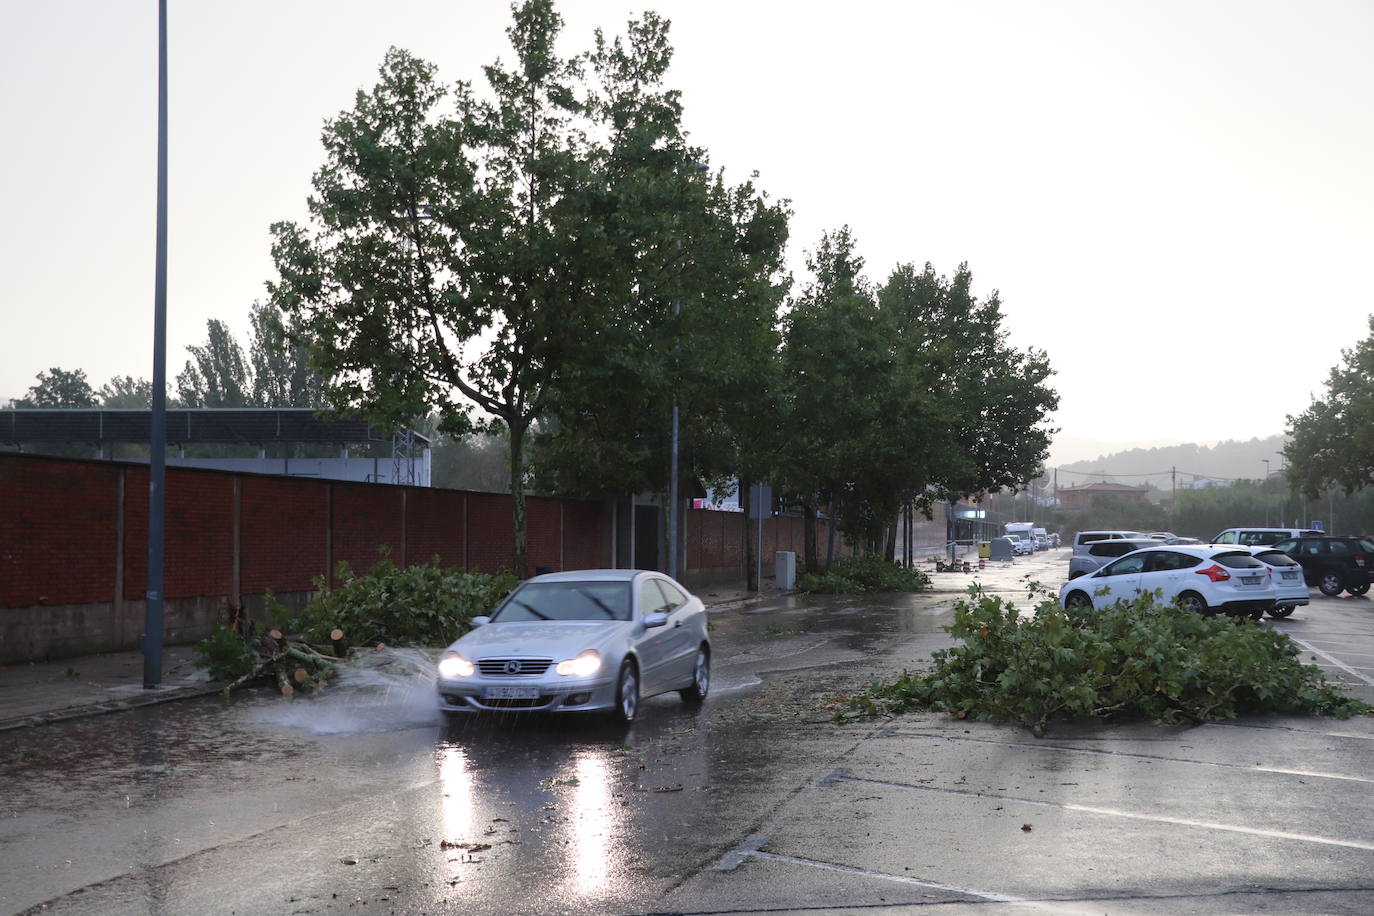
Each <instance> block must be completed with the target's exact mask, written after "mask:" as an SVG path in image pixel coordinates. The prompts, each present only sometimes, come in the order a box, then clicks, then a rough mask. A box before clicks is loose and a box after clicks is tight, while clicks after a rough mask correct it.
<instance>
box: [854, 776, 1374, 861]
mask: <svg viewBox="0 0 1374 916" xmlns="http://www.w3.org/2000/svg"><path fill="white" fill-rule="evenodd" d="M845 778H846V779H849V780H852V781H854V782H866V783H871V784H873V785H879V786H891V787H892V788H894V789H914V790H916V791H918V792H938V793H940V794H943V795H961V796H963V797H965V798H985V799H988V800H990V801H1004V802H1017V803H1019V804H1023V805H1032V806H1034V807H1037V808H1057V809H1059V810H1060V811H1078V812H1081V813H1083V814H1100V815H1103V816H1105V817H1119V818H1124V819H1126V820H1133V821H1150V822H1152V823H1157V824H1175V825H1177V826H1180V827H1198V828H1201V829H1203V830H1220V831H1224V832H1226V833H1243V834H1246V835H1248V836H1260V837H1267V838H1269V839H1275V840H1295V841H1297V842H1301V843H1318V844H1320V845H1322V846H1341V847H1344V848H1346V849H1363V850H1366V851H1369V852H1374V843H1362V842H1360V841H1359V840H1338V839H1336V838H1335V837H1325V836H1317V835H1316V834H1313V833H1291V832H1289V831H1286V830H1264V829H1262V828H1259V827H1241V826H1239V825H1237V824H1222V823H1219V822H1216V821H1198V820H1192V819H1190V818H1185V817H1168V816H1165V815H1162V814H1141V813H1140V812H1137V811H1122V810H1120V809H1118V808H1099V807H1096V806H1094V805H1075V804H1072V803H1070V802H1053V801H1043V800H1040V799H1030V798H1019V797H1017V796H1015V795H997V794H995V793H992V792H974V791H972V790H969V789H946V788H942V787H940V786H921V785H913V784H911V783H909V782H894V781H892V780H887V779H869V778H867V777H864V776H847V777H845Z"/></svg>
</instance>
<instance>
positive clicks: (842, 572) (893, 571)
mask: <svg viewBox="0 0 1374 916" xmlns="http://www.w3.org/2000/svg"><path fill="white" fill-rule="evenodd" d="M929 587H930V577H929V576H927V575H926V574H925V573H923V572H920V571H919V570H916V569H908V568H906V567H904V566H898V565H897V564H896V563H889V562H888V561H886V560H884V559H883V558H882V557H879V556H876V555H872V554H870V555H867V556H862V557H841V558H840V559H839V560H836V561H835V565H834V566H833V567H832V568H831V570H830V571H829V572H825V573H803V574H802V575H801V576H799V577H798V578H797V588H798V589H800V590H801V591H804V592H812V593H814V594H818V595H857V594H863V593H864V592H920V591H924V590H926V589H927V588H929Z"/></svg>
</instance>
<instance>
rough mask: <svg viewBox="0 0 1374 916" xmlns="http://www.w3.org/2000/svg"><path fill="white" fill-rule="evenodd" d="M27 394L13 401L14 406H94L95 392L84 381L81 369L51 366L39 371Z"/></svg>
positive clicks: (83, 371)
mask: <svg viewBox="0 0 1374 916" xmlns="http://www.w3.org/2000/svg"><path fill="white" fill-rule="evenodd" d="M36 378H37V382H36V383H35V384H34V385H33V386H32V387H30V388H29V391H28V395H27V396H26V397H23V398H20V399H19V400H18V401H15V402H14V406H15V407H95V406H96V400H95V392H93V391H92V390H91V384H90V382H88V381H86V372H85V370H83V369H73V370H71V371H68V370H66V369H59V368H57V367H53V368H52V369H49V370H48V371H47V372H39V373H38V375H37V376H36Z"/></svg>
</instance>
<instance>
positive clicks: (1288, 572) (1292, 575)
mask: <svg viewBox="0 0 1374 916" xmlns="http://www.w3.org/2000/svg"><path fill="white" fill-rule="evenodd" d="M1283 577H1284V578H1285V579H1296V578H1297V577H1298V571H1297V570H1296V569H1285V570H1284V571H1283Z"/></svg>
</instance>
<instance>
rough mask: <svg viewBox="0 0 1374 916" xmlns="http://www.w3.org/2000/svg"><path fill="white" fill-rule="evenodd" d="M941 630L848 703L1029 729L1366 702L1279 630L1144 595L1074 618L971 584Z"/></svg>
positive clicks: (1346, 710) (1338, 711) (1326, 711)
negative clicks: (897, 670) (919, 653)
mask: <svg viewBox="0 0 1374 916" xmlns="http://www.w3.org/2000/svg"><path fill="white" fill-rule="evenodd" d="M945 629H946V630H947V631H948V632H949V633H950V634H951V635H952V636H955V637H957V638H958V639H960V640H962V641H963V645H959V646H955V647H953V648H950V649H941V650H939V651H937V652H935V653H933V655H932V660H933V662H934V666H933V670H931V672H930V673H929V674H924V675H915V674H906V675H904V676H903V677H902V678H900V679H899V680H897V681H896V682H895V683H892V684H887V685H875V686H874V687H872V688H871V689H870V690H869V691H868V692H866V693H865V694H863V695H860V696H857V697H852V698H850V700H849V704H850V707H851V708H852V709H855V710H858V711H859V712H860V713H862V714H867V715H878V714H886V713H896V712H903V711H905V710H909V709H933V710H943V711H945V712H949V713H952V714H954V715H956V716H959V717H960V718H963V717H970V718H975V719H986V720H991V721H1002V722H1017V723H1020V724H1022V725H1025V726H1027V727H1029V728H1031V729H1033V730H1034V731H1035V733H1036V734H1042V733H1043V730H1044V727H1045V725H1046V723H1047V722H1049V721H1050V720H1051V719H1055V718H1074V717H1080V716H1089V717H1100V718H1106V717H1110V716H1140V717H1145V718H1148V719H1152V720H1154V721H1156V722H1161V723H1176V722H1203V721H1207V720H1211V719H1231V718H1234V717H1236V716H1238V715H1243V714H1247V713H1300V714H1311V715H1330V716H1337V717H1339V718H1347V717H1349V716H1352V715H1369V714H1371V713H1374V709H1371V707H1370V706H1369V705H1368V704H1366V703H1364V702H1361V701H1360V700H1357V699H1354V698H1352V697H1350V696H1347V695H1346V694H1344V693H1342V692H1341V691H1340V690H1338V689H1337V688H1335V687H1333V686H1331V685H1330V684H1328V683H1327V682H1326V679H1325V677H1324V676H1323V675H1322V673H1321V670H1320V669H1319V668H1317V667H1316V666H1314V665H1305V664H1302V663H1301V662H1300V661H1299V660H1298V654H1299V650H1298V647H1297V646H1296V645H1295V644H1294V643H1293V641H1292V640H1290V639H1289V638H1288V636H1287V634H1284V633H1281V632H1279V631H1277V630H1274V629H1271V628H1269V627H1261V626H1257V625H1255V624H1254V623H1253V622H1251V621H1249V620H1245V621H1242V622H1241V623H1235V622H1233V621H1232V620H1231V619H1229V618H1225V617H1202V616H1198V615H1193V614H1189V613H1187V612H1185V611H1182V610H1180V609H1179V608H1177V607H1174V606H1172V605H1161V604H1156V603H1155V602H1154V601H1153V600H1151V599H1150V598H1149V597H1145V598H1142V599H1140V600H1138V601H1137V602H1135V603H1134V604H1131V603H1119V604H1118V605H1117V606H1116V607H1114V608H1111V609H1109V610H1106V611H1099V612H1094V613H1091V614H1083V615H1081V616H1080V617H1077V618H1075V617H1070V616H1068V615H1067V614H1066V613H1065V612H1064V610H1063V609H1061V608H1060V607H1059V604H1058V602H1057V601H1055V600H1053V599H1046V600H1043V601H1041V602H1040V604H1039V605H1037V606H1036V608H1035V610H1034V613H1032V614H1029V615H1023V614H1022V613H1021V612H1019V611H1018V610H1017V609H1016V607H1015V606H1014V605H1012V604H1010V603H1007V602H1004V601H1003V600H1002V599H1001V598H997V597H989V596H987V595H984V594H981V593H979V592H978V591H977V589H976V588H975V589H974V590H973V597H972V600H970V601H961V602H959V604H958V605H956V606H955V612H954V623H953V625H952V626H949V627H946V628H945Z"/></svg>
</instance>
